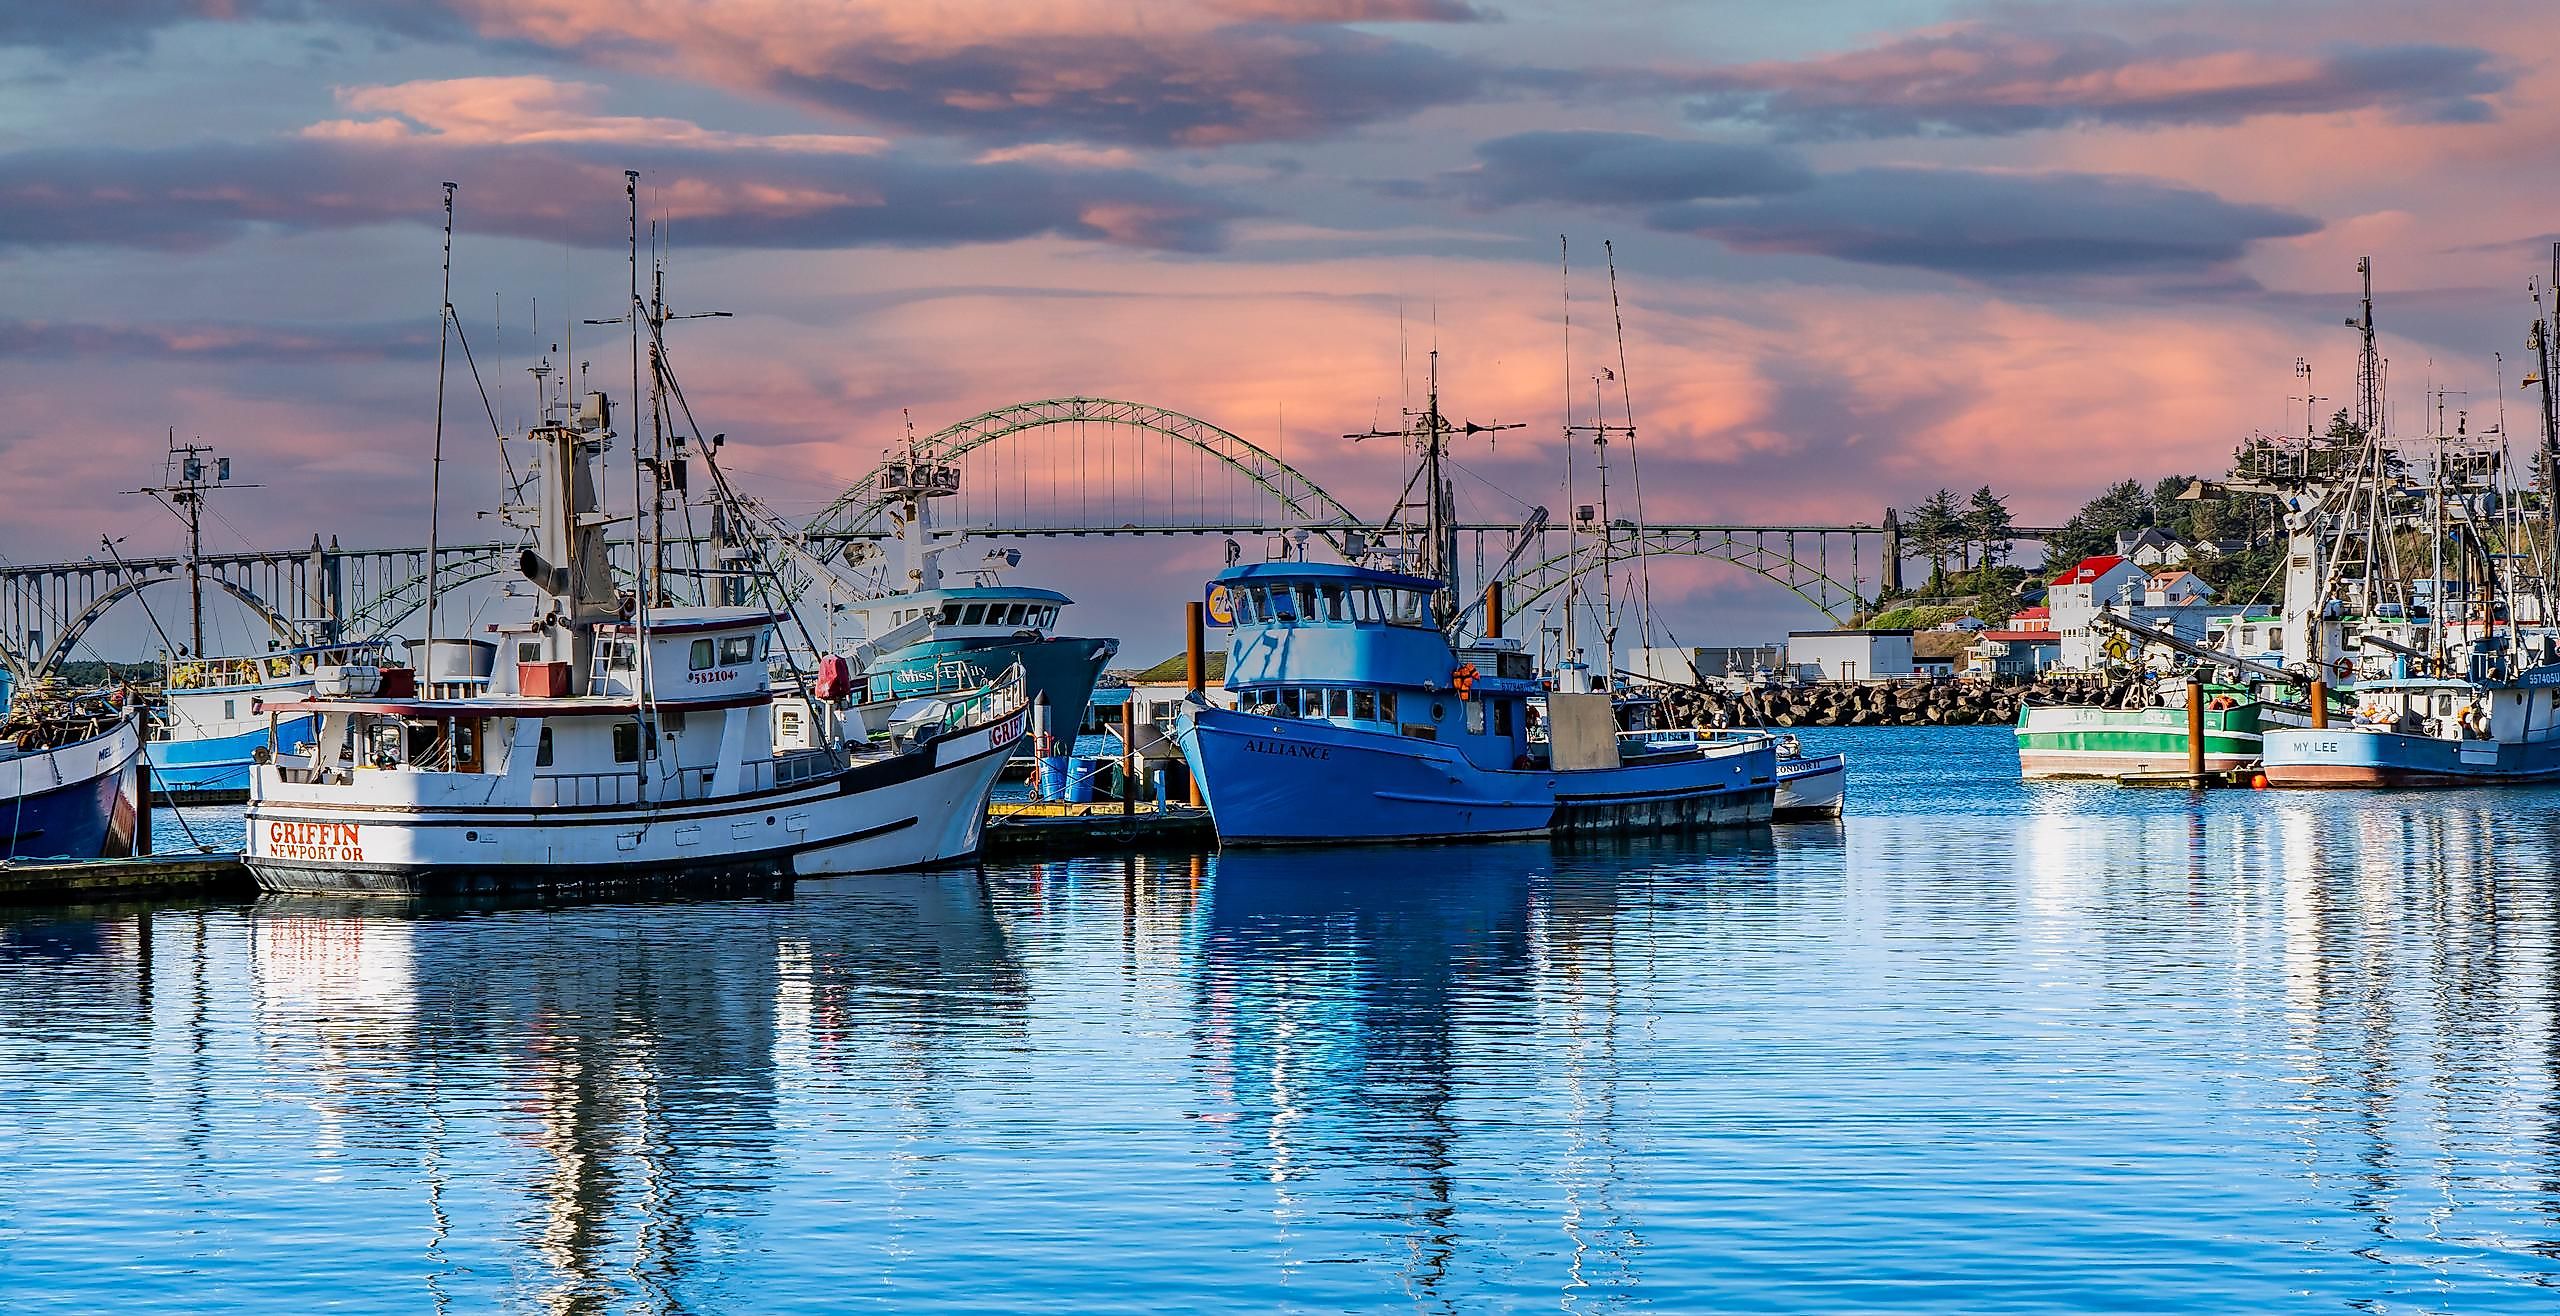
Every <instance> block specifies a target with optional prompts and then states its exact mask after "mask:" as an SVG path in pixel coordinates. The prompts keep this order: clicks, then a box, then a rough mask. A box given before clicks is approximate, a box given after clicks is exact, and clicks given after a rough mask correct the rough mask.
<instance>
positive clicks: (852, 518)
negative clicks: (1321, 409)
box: [804, 397, 1361, 552]
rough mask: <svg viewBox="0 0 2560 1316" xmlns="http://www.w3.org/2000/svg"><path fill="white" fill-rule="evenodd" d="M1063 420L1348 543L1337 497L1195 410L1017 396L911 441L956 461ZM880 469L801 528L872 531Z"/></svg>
mask: <svg viewBox="0 0 2560 1316" xmlns="http://www.w3.org/2000/svg"><path fill="white" fill-rule="evenodd" d="M1070 425H1108V426H1119V427H1125V428H1128V429H1135V430H1141V431H1144V432H1147V433H1151V434H1155V435H1159V436H1161V437H1163V438H1165V439H1166V440H1168V441H1170V442H1172V443H1175V444H1177V445H1181V446H1184V447H1188V448H1192V449H1195V450H1197V451H1199V452H1201V453H1203V454H1205V455H1207V456H1208V457H1210V458H1212V459H1214V460H1215V461H1216V462H1217V463H1219V464H1220V465H1221V466H1223V467H1225V468H1226V469H1228V470H1230V471H1232V472H1233V473H1234V474H1235V475H1237V476H1239V477H1241V478H1242V479H1244V480H1245V481H1247V482H1249V483H1251V484H1252V485H1253V486H1254V487H1256V488H1258V489H1260V490H1262V491H1263V492H1264V493H1267V494H1269V495H1270V496H1271V497H1272V498H1273V500H1274V501H1275V504H1276V505H1275V508H1274V511H1275V513H1277V515H1278V517H1279V519H1281V520H1283V521H1285V522H1288V523H1293V524H1297V525H1303V526H1306V527H1308V528H1309V529H1310V530H1311V531H1312V532H1314V533H1316V534H1320V535H1322V536H1324V538H1325V541H1326V542H1327V543H1330V544H1331V545H1333V547H1334V549H1335V551H1337V552H1341V551H1343V550H1344V549H1345V548H1346V547H1348V544H1347V540H1346V531H1347V530H1348V529H1349V528H1351V527H1356V526H1358V525H1359V524H1360V523H1361V519H1360V518H1359V517H1357V516H1354V515H1353V514H1352V512H1351V509H1349V508H1347V507H1345V506H1343V505H1342V502H1341V500H1339V499H1337V498H1335V497H1334V496H1333V495H1332V494H1330V493H1328V492H1326V491H1325V490H1324V488H1323V487H1322V486H1320V485H1318V484H1316V482H1315V481H1313V480H1310V479H1308V478H1307V477H1306V474H1305V473H1304V472H1302V471H1300V470H1298V469H1297V468H1296V467H1293V466H1291V465H1289V464H1288V463H1287V462H1284V461H1282V460H1281V459H1280V458H1279V457H1277V456H1275V455H1273V454H1272V453H1271V452H1269V451H1267V450H1265V449H1264V448H1262V447H1261V446H1260V445H1258V444H1256V443H1254V442H1253V441H1252V440H1250V439H1247V438H1244V437H1243V436H1242V435H1239V434H1236V433H1235V432H1233V431H1231V430H1228V429H1224V428H1222V427H1220V426H1217V425H1213V424H1210V423H1209V422H1208V421H1205V420H1202V419H1200V418H1199V417H1197V416H1190V415H1185V414H1183V413H1182V412H1179V411H1175V410H1173V409H1171V408H1169V407H1158V406H1152V405H1149V404H1147V403H1143V402H1129V401H1123V400H1120V399H1117V398H1095V397H1066V398H1048V399H1044V400H1042V401H1038V402H1017V403H1014V404H1012V405H1011V406H1005V407H998V408H996V409H995V410H993V411H987V412H981V413H980V414H978V415H975V416H972V417H970V418H969V419H967V420H964V421H961V422H960V423H958V424H956V425H952V426H949V427H946V428H944V429H940V430H937V431H935V432H934V433H932V434H929V435H926V436H925V437H923V438H921V439H918V440H917V441H916V446H917V448H918V450H919V451H920V452H922V453H923V454H924V455H925V456H926V457H928V458H930V459H935V460H940V461H956V460H958V459H959V458H960V457H962V456H964V455H966V454H967V453H969V452H971V451H973V450H975V449H978V448H982V447H985V446H986V445H988V444H991V443H994V442H996V441H998V440H1000V439H1008V438H1012V437H1014V436H1017V435H1022V434H1026V433H1030V432H1032V431H1035V430H1045V429H1050V428H1053V427H1060V426H1070ZM885 469H886V463H885V462H884V463H883V464H882V465H880V466H875V467H873V468H872V469H871V470H870V471H869V472H868V473H866V474H865V475H864V476H863V478H862V479H861V481H860V482H858V483H856V484H855V485H853V486H852V487H851V488H849V489H847V490H845V491H844V493H843V494H842V495H841V496H839V497H838V498H837V499H836V500H835V501H834V502H833V503H830V504H828V505H827V507H826V508H825V509H824V510H822V511H820V512H819V513H818V514H817V516H815V517H814V518H812V519H811V520H810V521H809V522H808V524H807V526H806V527H805V528H804V530H805V533H806V534H807V535H808V537H809V538H812V539H824V538H829V537H833V536H848V535H859V534H865V533H876V532H877V531H878V530H879V528H880V526H879V522H880V521H881V519H882V517H883V515H884V514H885V513H886V512H887V510H888V500H887V499H886V498H884V497H882V495H881V493H880V476H881V474H882V472H883V471H884V470H885Z"/></svg>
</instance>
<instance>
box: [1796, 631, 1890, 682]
mask: <svg viewBox="0 0 2560 1316" xmlns="http://www.w3.org/2000/svg"><path fill="white" fill-rule="evenodd" d="M1787 669H1788V670H1789V671H1792V672H1794V673H1796V674H1797V675H1798V676H1801V677H1804V678H1805V679H1807V680H1815V681H1865V680H1869V679H1872V678H1878V677H1895V676H1910V675H1912V674H1913V668H1912V665H1911V632H1910V631H1907V630H1898V631H1789V632H1787Z"/></svg>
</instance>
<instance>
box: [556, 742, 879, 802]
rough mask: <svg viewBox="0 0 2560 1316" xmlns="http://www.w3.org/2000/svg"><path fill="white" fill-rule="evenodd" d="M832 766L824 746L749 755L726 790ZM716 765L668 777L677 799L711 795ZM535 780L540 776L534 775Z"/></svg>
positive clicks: (809, 777)
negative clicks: (732, 785)
mask: <svg viewBox="0 0 2560 1316" xmlns="http://www.w3.org/2000/svg"><path fill="white" fill-rule="evenodd" d="M835 770H836V764H835V759H834V758H833V757H832V756H830V755H829V754H828V753H827V752H826V751H825V750H822V749H811V750H801V751H799V752H796V753H791V754H782V755H777V756H775V757H773V758H769V759H751V760H749V761H748V762H745V763H742V764H740V765H739V766H738V785H737V788H736V789H735V790H734V791H731V792H729V793H730V794H741V795H746V794H753V793H755V792H757V791H766V790H773V789H776V788H778V787H784V786H797V785H800V784H801V783H803V782H810V781H818V780H821V779H823V778H825V777H826V776H827V775H828V774H830V773H832V772H834V771H835ZM719 772H720V770H719V769H718V768H716V767H702V768H684V769H680V770H679V771H677V773H676V774H675V775H674V776H673V777H671V778H669V781H670V782H671V783H672V784H673V785H674V786H675V797H676V798H677V799H680V800H707V799H711V798H713V791H712V783H713V782H714V781H716V780H717V779H718V777H719ZM537 780H540V779H539V778H537Z"/></svg>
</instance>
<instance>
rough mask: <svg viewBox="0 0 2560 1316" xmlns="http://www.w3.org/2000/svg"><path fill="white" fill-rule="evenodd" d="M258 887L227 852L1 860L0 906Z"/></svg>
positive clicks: (248, 891) (241, 892)
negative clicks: (136, 856)
mask: <svg viewBox="0 0 2560 1316" xmlns="http://www.w3.org/2000/svg"><path fill="white" fill-rule="evenodd" d="M256 890H257V888H256V887H255V886H254V885H253V884H252V883H251V882H250V880H249V869H248V867H247V866H246V865H244V864H242V863H241V862H240V856H239V855H237V854H231V853H215V854H183V855H175V854H171V855H150V856H145V857H142V858H137V859H13V860H10V861H8V862H6V863H0V904H9V905H59V904H70V903H74V902H77V901H85V900H95V899H101V898H105V897H110V896H113V897H123V896H143V895H150V896H167V895H191V896H248V895H253V894H255V893H256Z"/></svg>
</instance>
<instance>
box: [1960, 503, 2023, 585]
mask: <svg viewBox="0 0 2560 1316" xmlns="http://www.w3.org/2000/svg"><path fill="white" fill-rule="evenodd" d="M2017 527H2018V523H2017V521H2016V520H2015V519H2014V518H2012V517H2011V516H2010V515H2009V504H2008V502H2007V501H2006V500H2004V499H2002V498H2001V497H2000V495H1998V494H1996V493H1993V492H1991V486H1990V485H1987V484H1986V485H1984V486H1982V487H1981V488H1979V489H1976V490H1974V491H1973V497H1972V498H1971V499H1968V500H1967V501H1966V503H1965V506H1964V532H1965V536H1966V538H1968V539H1969V540H1971V541H1972V542H1973V543H1974V544H1976V545H1977V546H1979V547H1980V548H1981V549H1982V572H1981V573H1980V574H1981V575H1985V576H1987V575H1989V574H1990V571H1991V568H1993V567H1995V566H1998V565H1999V564H2000V562H2001V561H2002V559H2005V558H2007V557H2008V556H2009V547H2010V543H2011V541H2012V539H2013V538H2014V536H2015V531H2016V530H2017ZM1982 588H1983V585H1982V582H1981V581H1980V580H1979V579H1977V580H1976V581H1975V582H1974V589H1975V591H1976V592H1977V593H1978V592H1980V591H1981V590H1982Z"/></svg>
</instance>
